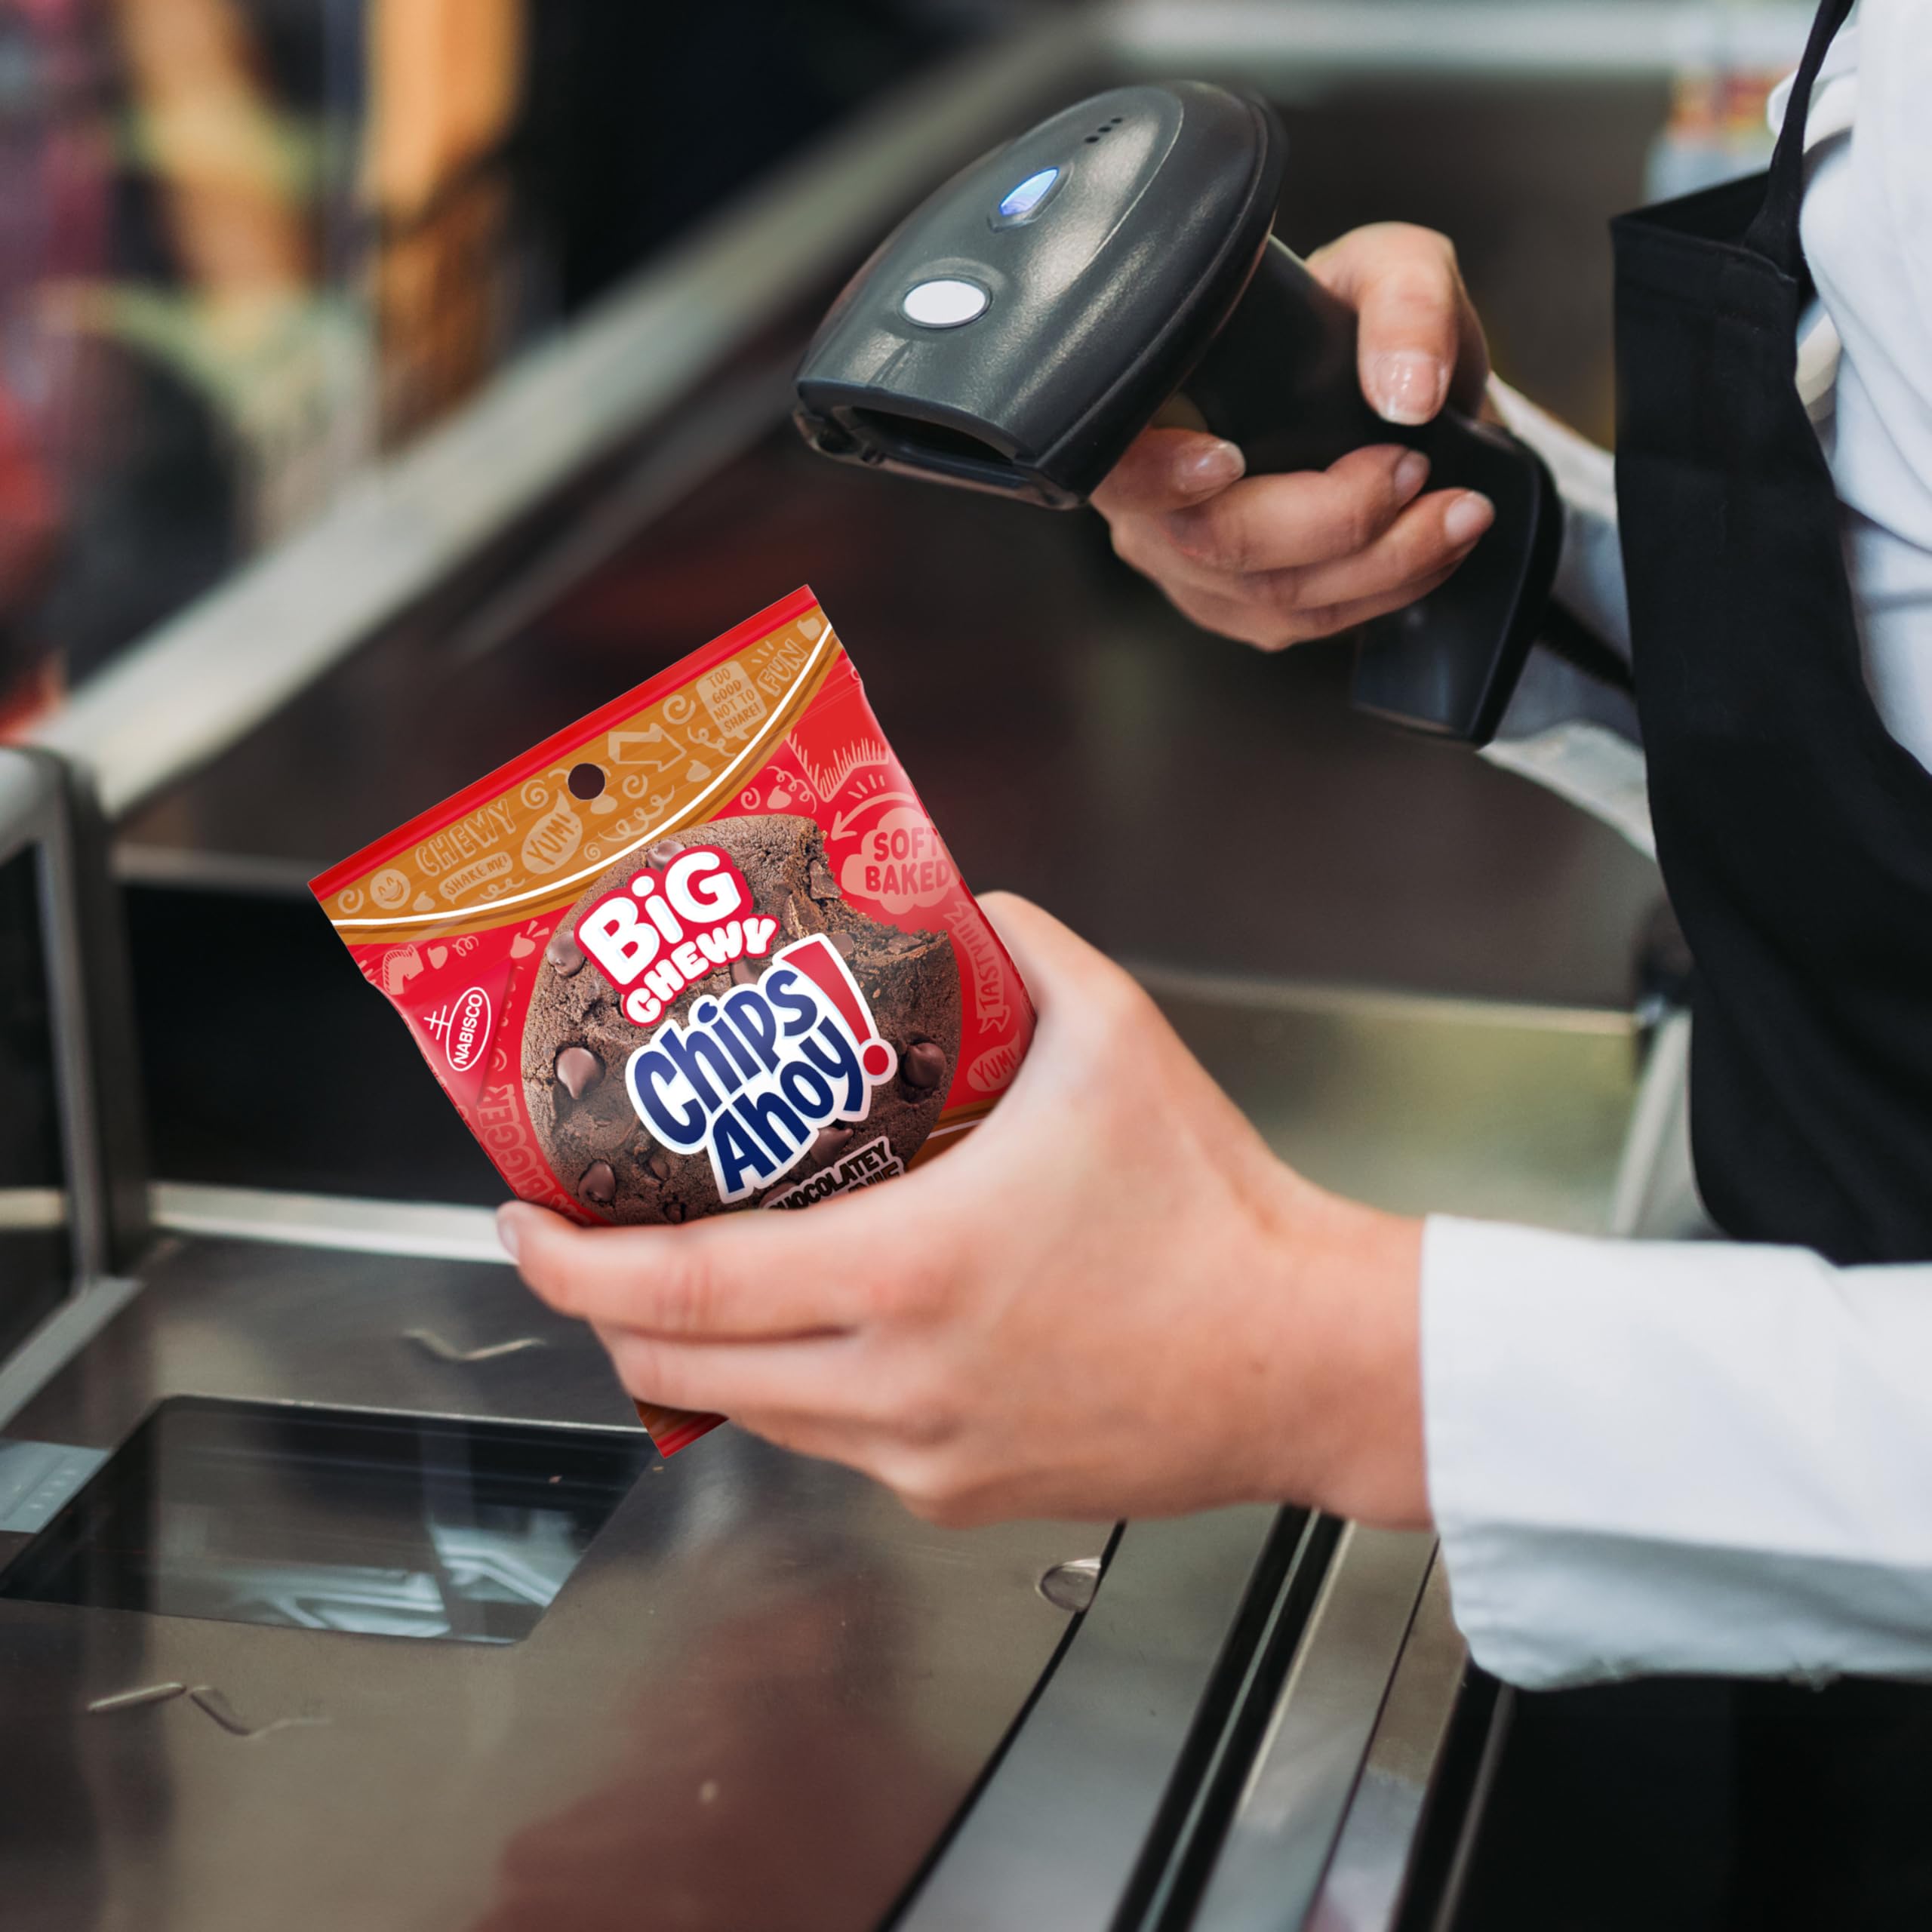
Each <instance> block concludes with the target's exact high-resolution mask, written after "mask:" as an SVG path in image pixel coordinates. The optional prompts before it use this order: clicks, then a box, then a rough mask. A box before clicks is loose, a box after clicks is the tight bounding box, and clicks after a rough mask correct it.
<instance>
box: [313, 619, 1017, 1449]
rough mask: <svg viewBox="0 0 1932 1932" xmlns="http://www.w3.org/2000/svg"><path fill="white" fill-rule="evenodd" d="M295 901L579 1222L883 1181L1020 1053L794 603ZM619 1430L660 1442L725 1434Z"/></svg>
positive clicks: (984, 961)
mask: <svg viewBox="0 0 1932 1932" xmlns="http://www.w3.org/2000/svg"><path fill="white" fill-rule="evenodd" d="M312 889H313V891H314V892H315V897H316V898H317V899H318V900H319V901H320V902H321V906H322V909H323V910H324V912H326V913H327V914H328V918H329V921H330V923H331V924H333V925H334V928H335V929H336V931H337V932H338V933H340V934H341V936H342V937H343V941H344V943H346V945H347V946H348V948H349V952H351V954H352V955H353V956H354V958H355V962H356V964H358V966H360V967H361V969H362V973H363V976H364V977H365V978H366V979H368V980H369V981H370V982H371V983H372V984H373V985H374V986H377V987H379V988H380V989H381V991H382V992H383V994H384V995H386V997H387V998H388V999H389V1002H390V1004H392V1006H394V1007H395V1009H396V1011H398V1013H400V1014H401V1015H402V1017H403V1019H404V1020H405V1022H406V1023H407V1024H408V1027H409V1029H410V1032H411V1034H412V1035H414V1038H415V1041H416V1044H417V1046H418V1048H420V1049H421V1051H422V1054H423V1058H424V1059H425V1060H427V1061H428V1063H429V1066H430V1069H431V1070H432V1072H434V1073H435V1076H436V1078H437V1079H438V1081H441V1083H442V1086H443V1088H444V1091H445V1092H446V1093H448V1095H449V1097H450V1098H451V1100H452V1101H453V1102H454V1103H455V1106H456V1108H457V1112H460V1114H461V1115H463V1118H464V1120H465V1121H466V1122H468V1124H469V1129H470V1131H471V1132H472V1134H475V1136H476V1137H477V1139H478V1140H479V1141H480V1142H481V1143H482V1145H483V1147H484V1149H485V1152H487V1153H488V1155H489V1156H490V1158H491V1160H492V1161H494V1162H495V1163H496V1164H497V1171H499V1172H500V1174H502V1175H503V1179H504V1180H506V1182H507V1183H509V1186H510V1187H511V1189H512V1190H513V1191H514V1192H515V1193H517V1194H518V1195H521V1197H522V1198H523V1199H525V1200H526V1201H537V1202H538V1203H540V1204H541V1205H543V1206H544V1207H554V1208H557V1209H559V1210H561V1211H562V1212H563V1213H565V1214H569V1215H571V1216H572V1217H574V1218H575V1219H576V1220H579V1221H582V1222H585V1223H592V1224H595V1223H600V1222H602V1223H678V1222H681V1221H685V1220H690V1219H691V1218H693V1217H695V1216H697V1215H700V1214H721V1213H724V1212H727V1211H731V1210H735V1209H739V1208H775V1209H781V1210H782V1209H790V1208H796V1207H809V1206H810V1205H811V1204H812V1203H813V1202H814V1201H823V1200H824V1199H826V1198H827V1197H828V1196H829V1195H835V1194H843V1193H845V1192H848V1191H850V1190H851V1189H854V1188H859V1187H869V1186H871V1185H872V1183H875V1182H876V1181H881V1180H889V1179H890V1178H891V1177H893V1176H894V1175H895V1174H903V1173H904V1172H905V1171H906V1169H907V1168H909V1167H912V1166H914V1165H915V1164H917V1163H918V1162H919V1161H925V1160H930V1159H931V1158H932V1157H933V1155H935V1154H936V1153H939V1152H943V1151H944V1149H946V1147H948V1146H950V1145H952V1143H953V1141H954V1140H956V1139H957V1138H958V1136H959V1135H960V1134H963V1133H964V1132H966V1131H968V1129H970V1128H972V1127H973V1126H974V1124H976V1123H977V1121H979V1120H980V1118H982V1117H983V1115H985V1114H986V1112H987V1111H988V1110H989V1109H990V1108H991V1107H992V1104H993V1103H994V1102H995V1100H997V1099H998V1097H999V1096H1000V1094H1001V1093H1002V1092H1004V1090H1005V1088H1006V1087H1007V1085H1008V1083H1009V1082H1010V1081H1011V1080H1012V1078H1013V1076H1014V1072H1016V1071H1017V1069H1018V1067H1019V1065H1020V1060H1021V1059H1022V1057H1023V1056H1024V1055H1025V1053H1026V1047H1027V1044H1028V1042H1029V1040H1030V1039H1031V1038H1032V1027H1033V1014H1032V1008H1031V1006H1030V1005H1029V1004H1028V1002H1027V998H1026V989H1025V988H1024V987H1023V986H1022V985H1021V983H1020V975H1019V974H1018V973H1017V971H1015V970H1014V964H1013V962H1012V961H1011V959H1010V958H1008V956H1007V953H1006V950H1005V949H1004V947H1003V946H1001V944H1000V943H999V940H998V937H997V936H996V935H995V933H994V931H993V930H992V927H991V926H990V925H989V924H988V923H987V921H986V918H985V916H984V915H983V914H982V913H981V912H980V909H979V907H978V906H977V904H976V903H974V898H973V895H972V894H971V893H970V892H968V891H967V889H966V888H965V885H964V883H963V882H962V881H961V878H960V877H959V874H958V870H957V869H956V868H955V866H954V865H953V863H952V860H951V858H950V857H949V855H948V854H947V852H946V847H945V845H944V844H943V842H942V841H941V840H940V836H939V834H938V833H937V832H936V831H935V830H934V828H933V824H932V821H931V820H930V819H929V818H928V817H927V816H926V812H925V808H924V806H923V805H921V804H920V802H919V798H918V793H917V792H915V791H914V790H913V789H912V785H911V783H909V780H907V778H906V774H905V773H904V772H903V771H902V770H901V769H900V765H899V761H898V760H897V758H894V756H893V754H892V751H891V747H890V746H888V744H887V743H886V742H885V736H884V733H883V732H882V731H880V729H879V727H878V721H877V719H875V718H874V717H873V715H872V709H871V707H870V706H869V705H868V704H867V703H866V694H865V688H864V687H863V685H861V684H860V681H859V678H858V675H857V672H854V670H853V669H852V666H851V662H850V661H849V660H848V658H847V657H846V655H845V652H844V648H843V646H842V645H841V644H840V643H839V641H838V638H837V636H836V635H835V633H834V632H833V631H832V627H831V626H830V623H829V621H828V620H827V619H826V615H825V613H824V612H823V610H821V609H820V607H819V605H818V602H817V599H816V598H814V596H813V595H812V593H811V591H810V590H809V589H801V590H798V591H795V592H793V593H792V595H790V596H789V597H788V598H785V599H784V600H783V601H781V602H780V603H777V604H774V605H773V606H772V607H771V609H769V610H768V611H761V612H760V613H759V614H758V616H756V617H752V618H751V619H749V620H748V621H747V622H746V623H742V624H740V626H738V627H737V629H735V630H733V631H729V632H727V633H726V634H725V635H724V636H722V637H721V638H717V639H716V640H715V641H713V642H712V643H710V644H708V645H706V646H705V647H704V648H703V649H702V650H700V651H694V652H693V653H692V654H691V656H690V657H687V658H685V660H683V661H682V662H681V663H678V664H675V665H673V666H672V667H671V668H670V669H669V670H667V671H665V672H661V673H660V675H658V676H657V677H655V678H651V680H650V681H648V682H647V683H645V684H642V685H639V686H638V688H636V689H635V691H630V692H628V693H626V694H625V695H624V696H623V697H620V698H617V699H615V700H613V701H612V702H611V703H609V704H607V705H606V706H604V708H603V709H601V711H597V712H592V714H591V715H590V716H589V717H588V718H582V719H580V721H578V722H577V724H574V725H572V726H571V728H569V729H568V731H560V732H558V734H557V735H556V736H555V737H552V738H549V739H546V740H545V741H544V742H543V743H542V744H540V745H538V746H535V747H534V749H532V750H531V751H529V752H526V753H525V755H523V756H522V757H521V758H516V759H514V760H512V761H511V762H510V763H509V764H506V765H504V766H503V767H502V768H500V770H498V771H493V772H492V773H491V774H490V775H489V776H488V777H487V778H483V779H479V780H478V781H477V782H476V783H475V784H474V785H472V786H469V788H468V789H466V790H465V791H463V792H458V793H457V795H456V796H455V797H454V798H447V799H445V801H443V803H442V804H440V805H438V806H436V807H435V808H433V809H432V810H431V811H426V812H425V813H423V814H422V815H421V817H418V818H415V819H413V820H411V821H410V823H408V824H407V825H405V826H401V827H400V828H399V829H398V830H396V831H395V832H392V833H390V834H389V836H388V837H387V838H381V839H378V840H377V841H376V843H375V844H373V845H371V846H368V847H367V848H365V850H363V851H360V852H358V853H357V854H355V857H353V858H349V859H345V860H343V862H342V863H341V864H340V865H339V866H334V867H332V868H331V869H330V870H328V872H325V873H323V874H322V875H321V877H320V878H318V879H316V880H315V881H313V886H312ZM638 1414H639V1415H640V1416H641V1417H642V1418H643V1420H644V1422H645V1426H646V1427H647V1428H648V1429H649V1430H650V1431H651V1435H652V1437H653V1438H654V1441H656V1443H657V1447H658V1448H659V1449H660V1451H662V1452H663V1454H666V1455H670V1454H675V1452H676V1451H678V1450H679V1449H681V1448H682V1447H685V1444H688V1443H690V1442H692V1441H696V1439H697V1438H698V1437H699V1436H700V1435H703V1433H704V1432H706V1430H707V1429H711V1428H712V1427H714V1426H715V1425H716V1423H718V1420H720V1419H719V1418H718V1417H715V1416H691V1415H687V1414H684V1413H683V1412H682V1411H678V1410H675V1409H664V1408H656V1407H651V1405H649V1404H645V1403H639V1404H638Z"/></svg>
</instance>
